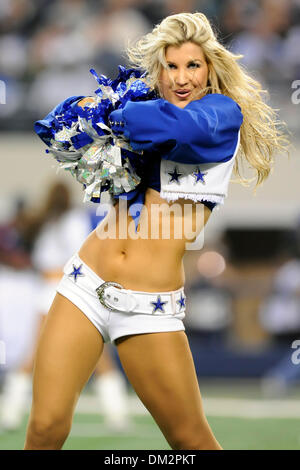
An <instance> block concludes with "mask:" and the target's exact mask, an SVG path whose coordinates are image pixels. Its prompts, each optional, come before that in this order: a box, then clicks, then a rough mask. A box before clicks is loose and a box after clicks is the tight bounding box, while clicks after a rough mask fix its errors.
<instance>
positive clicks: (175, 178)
mask: <svg viewBox="0 0 300 470" xmlns="http://www.w3.org/2000/svg"><path fill="white" fill-rule="evenodd" d="M168 175H170V176H171V178H170V181H169V183H172V181H176V183H178V184H180V181H179V178H180V176H182V173H178V170H177V168H176V167H175V168H174V170H173V172H172V171H170V172H168Z"/></svg>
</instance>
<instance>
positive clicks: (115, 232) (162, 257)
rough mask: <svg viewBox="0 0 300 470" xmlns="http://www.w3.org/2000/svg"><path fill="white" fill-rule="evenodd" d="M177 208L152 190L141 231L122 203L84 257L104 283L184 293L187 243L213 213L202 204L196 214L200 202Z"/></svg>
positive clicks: (84, 249) (94, 236)
mask: <svg viewBox="0 0 300 470" xmlns="http://www.w3.org/2000/svg"><path fill="white" fill-rule="evenodd" d="M173 204H174V203H173ZM176 204H177V207H176V208H175V209H174V210H173V211H172V210H170V209H172V207H173V208H174V206H173V205H172V203H170V204H168V203H167V202H166V201H165V200H164V199H162V198H161V197H160V195H159V193H158V192H157V191H155V190H154V189H151V188H149V189H148V190H147V192H146V195H145V204H144V207H143V210H142V212H141V218H140V222H139V226H138V230H137V232H135V228H134V221H133V219H132V218H131V216H130V215H128V208H127V207H126V208H124V207H122V203H120V204H117V205H116V206H114V208H113V209H112V210H111V212H110V213H109V214H108V215H107V217H106V218H105V220H104V221H102V222H101V224H99V226H98V227H97V228H96V229H95V230H94V231H93V232H92V233H91V234H90V235H89V237H88V238H87V239H86V240H85V242H84V243H83V245H82V247H81V249H80V250H79V257H80V258H81V260H82V261H83V262H84V263H86V264H87V265H88V266H89V267H90V268H91V269H92V270H93V271H94V272H95V273H96V274H97V275H98V276H99V277H100V278H101V279H103V280H104V281H113V282H117V283H119V284H121V285H122V286H123V287H124V288H125V289H131V290H136V291H144V292H164V291H165V292H166V291H172V290H176V289H179V288H180V287H182V286H183V285H184V280H185V278H184V269H183V255H184V251H185V244H186V243H187V242H188V243H189V242H192V241H193V240H194V239H195V238H196V236H197V235H198V234H199V233H200V231H201V230H202V229H203V227H204V225H205V224H206V222H207V220H208V218H209V215H210V213H211V212H210V210H209V209H208V208H207V207H205V206H204V205H203V204H201V203H198V209H197V211H196V204H195V203H193V202H192V201H188V200H177V201H176ZM187 204H188V205H189V208H187V207H186V206H185V205H187ZM184 206H185V207H184ZM200 206H201V207H200ZM168 208H169V209H168ZM184 210H186V211H187V212H186V215H185V216H183V214H184ZM197 212H198V215H196V213H197ZM199 214H200V216H199ZM196 219H197V220H196ZM184 222H185V223H184ZM196 223H197V226H196ZM168 227H170V231H169V233H168ZM180 227H181V229H180ZM104 233H105V234H106V235H104ZM180 235H181V236H180ZM142 237H143V238H142ZM192 237H193V238H192Z"/></svg>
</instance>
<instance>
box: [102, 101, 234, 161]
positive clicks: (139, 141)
mask: <svg viewBox="0 0 300 470" xmlns="http://www.w3.org/2000/svg"><path fill="white" fill-rule="evenodd" d="M110 118H111V121H112V123H111V126H112V129H113V130H114V131H116V132H123V133H124V135H125V137H127V138H128V139H129V141H130V144H131V146H132V148H133V149H134V150H159V151H160V153H161V156H162V158H164V159H167V160H172V161H175V162H179V163H194V164H198V163H212V162H224V161H228V160H230V159H231V158H232V156H233V155H234V152H235V149H236V146H237V142H238V134H239V130H240V127H241V124H242V121H243V116H242V113H241V109H240V107H239V105H238V104H237V103H236V102H235V101H233V100H232V99H231V98H229V97H228V96H225V95H221V94H211V95H206V96H204V97H203V98H201V99H200V100H196V101H192V102H191V103H189V104H188V105H187V106H186V107H185V108H183V109H182V108H179V107H178V106H175V105H173V104H172V103H169V102H168V101H166V100H164V99H158V100H151V101H145V102H132V101H129V102H128V103H127V104H126V105H125V107H124V108H123V109H122V110H117V111H114V112H113V113H111V115H110Z"/></svg>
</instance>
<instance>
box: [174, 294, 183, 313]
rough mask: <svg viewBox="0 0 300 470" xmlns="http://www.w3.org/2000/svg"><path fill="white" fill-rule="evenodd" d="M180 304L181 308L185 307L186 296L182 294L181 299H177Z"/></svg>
mask: <svg viewBox="0 0 300 470" xmlns="http://www.w3.org/2000/svg"><path fill="white" fill-rule="evenodd" d="M176 302H177V303H178V304H179V310H181V309H182V308H184V307H185V297H184V296H183V295H182V294H181V296H180V299H179V300H177V301H176Z"/></svg>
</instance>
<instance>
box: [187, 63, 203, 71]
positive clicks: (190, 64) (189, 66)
mask: <svg viewBox="0 0 300 470" xmlns="http://www.w3.org/2000/svg"><path fill="white" fill-rule="evenodd" d="M199 67H200V64H198V62H190V63H189V64H188V68H189V69H198V68H199Z"/></svg>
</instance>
